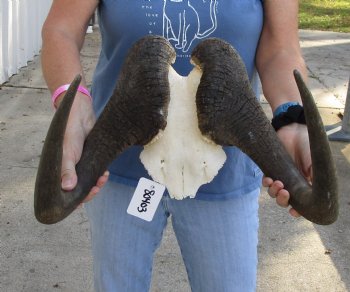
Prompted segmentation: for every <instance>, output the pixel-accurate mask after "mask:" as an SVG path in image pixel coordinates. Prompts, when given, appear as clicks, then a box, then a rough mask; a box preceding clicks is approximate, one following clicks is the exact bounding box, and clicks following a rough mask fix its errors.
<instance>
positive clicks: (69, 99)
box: [34, 36, 175, 224]
mask: <svg viewBox="0 0 350 292" xmlns="http://www.w3.org/2000/svg"><path fill="white" fill-rule="evenodd" d="M174 59H175V51H174V49H173V48H172V46H171V45H170V44H169V43H168V42H167V41H166V40H165V39H164V38H161V37H156V36H147V37H144V38H143V39H141V40H139V41H138V42H137V43H136V44H135V45H134V46H133V47H132V48H131V50H130V51H129V54H128V56H127V58H126V60H125V62H124V65H123V68H122V70H121V73H120V76H119V78H118V82H117V86H116V89H115V91H114V93H113V95H112V97H111V98H110V101H109V102H108V104H107V105H106V107H105V109H104V111H103V112H102V114H101V116H100V117H99V118H98V120H97V122H96V124H95V126H94V128H93V129H92V130H91V132H90V134H89V135H88V137H87V139H86V141H85V144H84V149H83V153H82V157H81V159H80V161H79V163H78V164H77V167H76V170H77V175H78V184H77V186H76V188H75V189H74V190H72V191H70V192H65V191H62V190H61V164H62V145H63V138H64V133H65V128H66V123H67V119H68V116H69V112H70V108H71V105H72V104H73V100H74V96H75V94H76V90H77V87H78V85H79V82H80V80H81V77H77V78H76V79H75V80H74V81H73V83H72V85H71V86H70V88H69V90H68V91H67V93H66V95H65V97H64V98H63V101H62V103H61V105H60V107H59V108H58V110H57V112H56V114H55V116H54V118H53V120H52V122H51V125H50V128H49V131H48V134H47V137H46V140H45V144H44V147H43V150H42V155H41V159H40V164H39V169H38V173H37V178H36V184H35V193H34V211H35V216H36V218H37V220H38V221H40V222H41V223H44V224H53V223H56V222H59V221H61V220H63V219H64V218H65V217H67V216H68V215H69V214H70V213H72V212H73V211H74V210H75V208H76V207H77V206H78V205H79V204H80V203H81V202H82V201H83V200H84V198H85V197H86V196H87V194H88V192H89V191H90V189H91V188H92V187H93V186H94V185H95V184H96V182H97V179H98V178H99V177H100V176H101V175H102V174H103V172H104V171H105V170H106V169H107V167H108V165H109V164H110V163H111V162H112V161H113V160H114V159H115V158H116V157H117V156H118V155H119V154H120V153H121V152H122V151H123V150H125V149H126V148H128V147H129V146H132V145H136V144H139V145H145V144H147V143H148V142H149V141H151V140H152V138H153V137H154V136H155V135H156V134H157V133H158V132H159V130H160V129H164V128H165V126H166V116H167V108H168V103H169V96H170V89H169V82H168V72H169V66H170V64H171V63H172V62H173V61H174Z"/></svg>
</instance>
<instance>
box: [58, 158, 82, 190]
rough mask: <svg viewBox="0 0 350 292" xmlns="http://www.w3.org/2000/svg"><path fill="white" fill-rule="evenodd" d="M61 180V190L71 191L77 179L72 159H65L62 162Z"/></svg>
mask: <svg viewBox="0 0 350 292" xmlns="http://www.w3.org/2000/svg"><path fill="white" fill-rule="evenodd" d="M61 180H62V185H61V186H62V189H63V190H65V191H71V190H73V189H74V188H75V186H76V184H77V181H78V179H77V174H76V171H75V162H74V160H70V159H67V160H65V161H63V162H62V172H61Z"/></svg>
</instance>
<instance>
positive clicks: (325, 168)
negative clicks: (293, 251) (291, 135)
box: [192, 39, 338, 225]
mask: <svg viewBox="0 0 350 292" xmlns="http://www.w3.org/2000/svg"><path fill="white" fill-rule="evenodd" d="M192 60H193V62H194V63H195V64H196V65H197V66H199V67H201V69H202V71H203V75H202V78H201V82H200V85H199V87H198V90H197V96H196V102H197V111H198V120H199V128H200V130H201V132H202V134H203V135H206V136H207V137H209V138H210V139H212V140H213V141H214V142H216V143H217V144H221V145H234V146H237V147H239V148H240V149H241V150H242V151H243V152H245V153H246V154H247V155H248V156H250V157H251V158H252V159H253V160H254V161H255V162H256V164H257V165H258V166H259V167H260V168H261V170H262V171H263V172H264V174H265V175H266V176H269V177H271V178H272V179H274V180H280V181H282V182H283V183H284V185H285V188H286V189H287V190H288V191H289V193H290V204H291V205H292V206H293V208H295V209H296V210H297V211H298V212H299V213H300V214H301V215H302V216H304V217H305V218H306V219H308V220H310V221H312V222H314V223H317V224H322V225H326V224H331V223H333V222H334V221H335V220H336V219H337V216H338V195H337V180H336V173H335V167H334V163H333V161H332V156H331V152H330V149H329V144H328V141H327V136H326V133H325V131H324V130H323V125H322V121H321V118H320V116H319V114H318V111H317V108H316V105H315V104H314V102H313V98H312V96H311V93H310V92H309V91H308V90H307V88H306V86H305V84H304V83H303V81H302V79H301V76H300V74H298V73H295V78H296V80H297V83H298V86H299V90H300V93H301V96H302V99H303V104H304V110H305V117H306V121H307V127H308V131H309V139H310V145H311V156H312V165H313V174H314V178H313V184H312V187H311V186H310V184H309V183H308V182H307V181H306V180H305V178H304V177H303V176H302V175H301V174H300V172H299V170H298V169H297V168H296V166H295V164H294V162H293V161H292V158H291V157H290V156H289V154H288V153H287V151H286V150H285V148H284V147H283V146H282V144H281V142H280V140H279V139H278V137H277V135H276V133H275V131H274V129H273V128H272V126H271V124H270V121H269V120H268V119H267V117H266V115H265V113H264V111H263V109H262V107H261V106H260V104H259V102H258V101H257V99H256V97H255V94H254V92H253V91H252V89H251V86H250V82H249V79H248V76H247V73H246V69H245V66H244V63H243V62H242V60H241V59H240V57H239V55H238V53H237V52H236V51H235V50H234V49H233V48H232V47H231V46H230V45H229V44H227V43H226V42H224V41H222V40H219V39H207V40H205V41H203V42H202V43H200V44H199V45H198V46H197V48H196V49H195V50H194V51H193V53H192Z"/></svg>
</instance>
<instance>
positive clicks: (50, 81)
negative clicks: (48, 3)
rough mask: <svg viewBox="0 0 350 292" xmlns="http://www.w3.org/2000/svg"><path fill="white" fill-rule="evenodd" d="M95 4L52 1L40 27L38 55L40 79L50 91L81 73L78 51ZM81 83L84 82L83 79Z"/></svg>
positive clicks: (89, 0) (87, 0) (77, 0)
mask: <svg viewBox="0 0 350 292" xmlns="http://www.w3.org/2000/svg"><path fill="white" fill-rule="evenodd" d="M97 4H98V1H97V0H84V1H80V0H55V1H53V4H52V7H51V9H50V12H49V15H48V17H47V19H46V20H45V23H44V25H43V29H42V39H43V48H42V55H41V56H42V69H43V74H44V78H45V80H46V82H47V85H48V87H49V89H50V91H51V92H54V91H55V90H56V89H57V88H58V87H59V86H61V85H64V84H69V83H70V82H72V80H73V79H74V77H75V76H76V75H77V74H79V73H80V74H82V75H83V70H82V65H81V63H80V50H81V48H82V46H83V43H84V39H85V32H86V28H87V25H88V22H89V19H90V18H91V15H92V14H93V13H94V11H95V9H96V7H97ZM82 85H85V82H84V78H83V81H82ZM61 96H62V95H61ZM61 96H60V97H59V98H58V100H57V101H58V102H57V104H59V102H60V98H61Z"/></svg>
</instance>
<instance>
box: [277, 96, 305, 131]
mask: <svg viewBox="0 0 350 292" xmlns="http://www.w3.org/2000/svg"><path fill="white" fill-rule="evenodd" d="M292 123H298V124H304V125H305V124H306V121H305V115H304V108H303V107H302V106H301V105H300V104H299V103H297V102H287V103H284V104H282V105H280V106H279V107H277V109H276V110H275V111H274V113H273V119H272V121H271V124H272V126H273V128H274V129H275V131H276V132H277V131H278V130H279V129H280V128H282V127H284V126H287V125H290V124H292Z"/></svg>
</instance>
